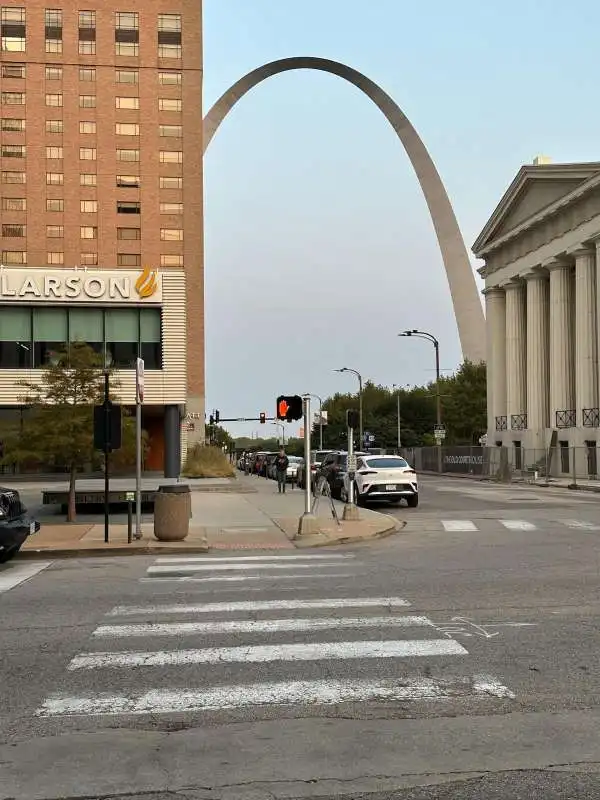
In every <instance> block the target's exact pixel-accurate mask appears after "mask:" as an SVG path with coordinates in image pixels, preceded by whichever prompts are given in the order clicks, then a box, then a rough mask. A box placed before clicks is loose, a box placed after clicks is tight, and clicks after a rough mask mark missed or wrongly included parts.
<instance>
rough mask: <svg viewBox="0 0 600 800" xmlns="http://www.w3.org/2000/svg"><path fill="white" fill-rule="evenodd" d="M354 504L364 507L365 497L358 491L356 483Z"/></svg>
mask: <svg viewBox="0 0 600 800" xmlns="http://www.w3.org/2000/svg"><path fill="white" fill-rule="evenodd" d="M354 502H355V503H356V505H357V506H362V505H364V500H363V497H362V495H361V494H360V492H359V491H358V485H357V484H356V483H355V484H354Z"/></svg>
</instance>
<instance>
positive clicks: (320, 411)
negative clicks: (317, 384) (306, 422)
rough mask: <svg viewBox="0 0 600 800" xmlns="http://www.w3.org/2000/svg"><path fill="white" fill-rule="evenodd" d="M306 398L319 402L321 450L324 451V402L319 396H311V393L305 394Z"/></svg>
mask: <svg viewBox="0 0 600 800" xmlns="http://www.w3.org/2000/svg"><path fill="white" fill-rule="evenodd" d="M304 397H313V398H314V399H315V400H318V401H319V450H322V449H323V400H322V398H320V397H319V395H318V394H311V393H310V392H305V393H304Z"/></svg>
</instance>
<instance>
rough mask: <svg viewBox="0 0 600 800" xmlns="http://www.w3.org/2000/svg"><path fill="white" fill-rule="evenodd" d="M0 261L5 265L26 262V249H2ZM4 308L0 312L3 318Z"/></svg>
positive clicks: (0, 316)
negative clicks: (0, 259)
mask: <svg viewBox="0 0 600 800" xmlns="http://www.w3.org/2000/svg"><path fill="white" fill-rule="evenodd" d="M2 263H3V264H4V265H5V266H7V265H9V264H10V265H17V264H26V263H27V251H26V250H3V251H2ZM4 314H5V310H3V311H2V314H0V318H2V319H4Z"/></svg>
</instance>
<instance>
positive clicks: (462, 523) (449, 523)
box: [442, 519, 477, 533]
mask: <svg viewBox="0 0 600 800" xmlns="http://www.w3.org/2000/svg"><path fill="white" fill-rule="evenodd" d="M442 525H443V526H444V530H445V531H448V532H449V533H455V532H459V531H476V530H477V525H475V523H474V522H471V520H470V519H443V520H442Z"/></svg>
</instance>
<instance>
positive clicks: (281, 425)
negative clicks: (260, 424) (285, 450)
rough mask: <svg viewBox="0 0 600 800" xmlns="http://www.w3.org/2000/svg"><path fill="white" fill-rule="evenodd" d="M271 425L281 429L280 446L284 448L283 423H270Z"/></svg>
mask: <svg viewBox="0 0 600 800" xmlns="http://www.w3.org/2000/svg"><path fill="white" fill-rule="evenodd" d="M271 425H276V426H277V427H278V428H281V445H282V447H285V425H284V424H283V422H272V423H271Z"/></svg>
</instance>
